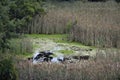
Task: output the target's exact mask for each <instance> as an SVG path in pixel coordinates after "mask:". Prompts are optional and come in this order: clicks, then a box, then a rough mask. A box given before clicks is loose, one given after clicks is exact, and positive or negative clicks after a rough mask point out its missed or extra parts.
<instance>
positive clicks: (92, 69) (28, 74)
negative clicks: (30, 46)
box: [17, 60, 120, 80]
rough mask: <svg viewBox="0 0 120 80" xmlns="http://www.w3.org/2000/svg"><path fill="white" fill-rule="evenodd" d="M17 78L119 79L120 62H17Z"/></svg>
mask: <svg viewBox="0 0 120 80" xmlns="http://www.w3.org/2000/svg"><path fill="white" fill-rule="evenodd" d="M17 68H18V72H19V80H119V79H120V77H119V76H120V62H112V61H104V60H100V61H96V62H95V61H81V62H79V63H69V64H54V63H42V64H38V65H32V64H31V63H29V62H19V63H18V65H17Z"/></svg>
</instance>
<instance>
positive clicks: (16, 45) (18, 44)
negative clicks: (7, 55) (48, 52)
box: [9, 38, 33, 55]
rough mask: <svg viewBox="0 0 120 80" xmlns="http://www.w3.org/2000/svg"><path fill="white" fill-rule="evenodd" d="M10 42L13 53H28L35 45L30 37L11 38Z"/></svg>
mask: <svg viewBox="0 0 120 80" xmlns="http://www.w3.org/2000/svg"><path fill="white" fill-rule="evenodd" d="M9 43H10V46H9V47H10V52H11V53H15V54H23V55H26V54H30V53H32V52H33V51H32V50H33V45H32V42H31V41H30V39H29V38H24V39H11V40H9Z"/></svg>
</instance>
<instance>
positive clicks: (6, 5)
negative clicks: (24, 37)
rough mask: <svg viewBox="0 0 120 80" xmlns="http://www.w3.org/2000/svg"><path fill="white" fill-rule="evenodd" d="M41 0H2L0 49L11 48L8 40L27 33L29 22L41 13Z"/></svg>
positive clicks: (0, 4) (0, 3)
mask: <svg viewBox="0 0 120 80" xmlns="http://www.w3.org/2000/svg"><path fill="white" fill-rule="evenodd" d="M41 6H42V4H41V0H1V1H0V49H1V50H2V52H4V51H5V48H9V46H8V42H7V40H8V39H10V38H11V37H15V35H16V37H18V34H22V33H25V30H26V28H27V24H28V23H29V22H30V21H31V20H32V19H33V18H34V17H35V16H36V15H39V16H40V15H41V14H42V12H44V10H43V9H42V7H41Z"/></svg>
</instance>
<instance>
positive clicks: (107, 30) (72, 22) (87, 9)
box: [29, 1, 120, 48]
mask: <svg viewBox="0 0 120 80" xmlns="http://www.w3.org/2000/svg"><path fill="white" fill-rule="evenodd" d="M47 6H48V7H47V8H46V11H47V13H46V15H44V16H42V17H39V16H36V17H35V19H34V20H33V22H31V24H30V25H29V32H30V33H46V34H54V33H66V32H68V31H70V33H69V34H70V35H69V40H71V41H78V42H81V43H83V44H85V45H94V46H98V47H118V48H119V47H120V23H119V21H120V10H119V9H120V4H117V3H115V2H106V3H103V2H101V3H99V2H98V3H90V2H86V3H81V2H79V1H78V2H74V3H67V2H66V3H65V2H64V3H62V2H61V3H51V4H49V5H47Z"/></svg>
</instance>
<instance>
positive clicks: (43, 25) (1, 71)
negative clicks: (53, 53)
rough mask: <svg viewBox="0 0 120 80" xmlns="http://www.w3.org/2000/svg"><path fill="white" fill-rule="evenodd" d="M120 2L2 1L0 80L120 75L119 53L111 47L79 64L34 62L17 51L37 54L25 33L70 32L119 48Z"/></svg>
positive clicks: (114, 79)
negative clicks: (37, 63) (31, 62)
mask: <svg viewBox="0 0 120 80" xmlns="http://www.w3.org/2000/svg"><path fill="white" fill-rule="evenodd" d="M92 2H93V3H92ZM119 2H120V0H51V1H50V0H0V80H17V79H19V80H33V79H34V80H38V79H41V80H48V79H49V80H56V79H58V78H59V80H70V79H72V80H93V79H94V80H100V79H103V80H119V79H120V77H119V76H120V63H119V61H120V57H119V56H120V52H119V51H112V49H111V51H106V53H103V54H106V56H105V57H104V56H102V57H101V53H102V52H99V51H98V54H97V55H96V57H97V58H98V59H95V60H90V61H86V62H84V61H83V62H81V63H77V64H51V63H50V64H49V63H47V64H46V63H45V64H43V65H31V64H30V62H29V61H27V60H23V58H22V59H21V58H20V56H21V55H18V54H22V56H23V54H24V55H25V54H27V53H32V49H33V48H32V44H31V43H32V42H31V41H30V40H29V38H21V37H23V34H26V33H27V34H67V40H68V41H76V42H80V43H82V44H85V45H87V46H97V47H102V48H103V47H107V48H108V47H114V48H120V23H119V21H120V3H119ZM116 50H117V49H116ZM60 52H65V51H60ZM70 52H71V51H68V52H67V53H70ZM16 54H17V55H16ZM99 55H100V56H99ZM13 56H15V57H14V58H13ZM16 57H17V58H16ZM111 65H112V66H111ZM48 69H49V70H48ZM97 73H98V74H97ZM46 76H48V77H46Z"/></svg>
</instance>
